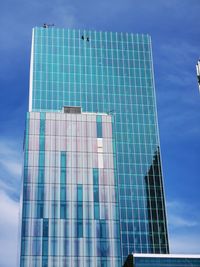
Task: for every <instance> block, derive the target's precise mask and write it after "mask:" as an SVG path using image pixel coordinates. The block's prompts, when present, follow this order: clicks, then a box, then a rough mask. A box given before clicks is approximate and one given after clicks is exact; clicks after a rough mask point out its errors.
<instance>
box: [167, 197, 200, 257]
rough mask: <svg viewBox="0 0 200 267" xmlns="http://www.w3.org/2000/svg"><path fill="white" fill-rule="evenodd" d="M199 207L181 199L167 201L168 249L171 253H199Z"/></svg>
mask: <svg viewBox="0 0 200 267" xmlns="http://www.w3.org/2000/svg"><path fill="white" fill-rule="evenodd" d="M197 210H199V208H198V207H197V206H196V207H195V206H194V203H193V205H191V204H190V203H184V202H182V201H177V200H176V201H169V202H167V213H168V226H169V229H168V230H169V240H170V251H171V252H172V253H185V254H189V253H200V246H199V240H200V216H199V214H198V213H197V212H196V211H197Z"/></svg>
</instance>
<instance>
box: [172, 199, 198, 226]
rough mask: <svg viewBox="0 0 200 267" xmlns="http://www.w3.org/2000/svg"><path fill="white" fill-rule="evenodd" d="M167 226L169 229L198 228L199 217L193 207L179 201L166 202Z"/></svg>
mask: <svg viewBox="0 0 200 267" xmlns="http://www.w3.org/2000/svg"><path fill="white" fill-rule="evenodd" d="M167 211H168V219H169V226H170V227H171V228H176V227H177V228H180V227H183V228H187V227H195V226H199V227H200V222H199V218H198V217H199V216H198V215H197V214H196V210H195V209H194V207H193V206H190V205H189V204H186V203H183V202H181V201H169V202H167Z"/></svg>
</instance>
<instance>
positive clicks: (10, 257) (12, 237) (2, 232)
mask: <svg viewBox="0 0 200 267" xmlns="http://www.w3.org/2000/svg"><path fill="white" fill-rule="evenodd" d="M0 214H1V220H0V237H1V238H0V266H3V267H14V266H16V262H17V240H18V222H19V205H18V203H17V202H15V201H13V200H12V199H10V198H9V197H8V196H7V195H6V194H5V193H4V192H2V191H0Z"/></svg>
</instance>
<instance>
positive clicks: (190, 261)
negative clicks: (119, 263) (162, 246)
mask: <svg viewBox="0 0 200 267" xmlns="http://www.w3.org/2000/svg"><path fill="white" fill-rule="evenodd" d="M199 266H200V255H177V254H168V255H167V254H130V255H129V256H128V258H127V261H126V262H125V264H124V267H199Z"/></svg>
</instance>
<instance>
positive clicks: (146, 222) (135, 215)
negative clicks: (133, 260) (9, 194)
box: [21, 28, 169, 266]
mask: <svg viewBox="0 0 200 267" xmlns="http://www.w3.org/2000/svg"><path fill="white" fill-rule="evenodd" d="M64 106H72V107H81V108H82V111H83V113H82V114H83V115H81V114H79V117H81V116H84V113H85V112H86V113H88V114H91V115H92V114H94V117H96V119H95V120H94V121H93V123H92V121H91V123H92V124H91V126H88V127H93V134H94V137H95V131H96V146H95V147H96V148H95V149H96V152H95V151H93V152H95V153H94V155H93V156H92V157H91V158H90V159H88V160H87V164H88V162H91V161H92V162H93V161H94V158H95V157H96V155H95V154H98V142H100V143H102V142H101V141H98V139H99V138H100V139H101V138H103V136H101V137H98V136H97V133H98V131H99V129H102V127H103V126H102V125H103V124H104V121H102V115H101V114H108V113H109V114H110V115H109V116H111V117H112V118H113V121H114V124H113V123H112V134H114V136H115V138H114V139H115V146H116V148H115V152H114V154H113V155H112V153H111V151H110V150H109V151H110V152H109V153H108V154H109V156H108V157H110V158H111V161H113V162H115V161H116V169H115V168H114V175H115V178H116V187H115V186H114V189H111V188H112V187H113V186H110V187H111V188H108V189H109V190H114V191H115V190H117V192H118V194H116V196H114V195H115V194H114V195H113V194H111V191H109V192H110V193H109V194H111V195H110V196H112V197H111V198H110V199H109V200H106V199H105V196H103V191H104V190H105V188H104V187H102V186H107V187H109V185H106V184H104V183H105V180H106V177H111V176H109V175H108V174H106V172H107V171H108V170H109V168H108V167H107V168H104V167H102V165H101V166H100V167H99V165H98V164H97V166H96V167H95V168H94V169H97V170H96V171H94V172H97V176H98V177H99V180H98V179H97V180H98V186H97V184H96V185H94V184H93V183H92V182H91V181H92V180H90V182H88V181H87V180H86V177H88V174H87V175H86V176H85V178H84V177H83V176H82V180H81V181H82V183H80V184H79V183H78V182H77V180H76V179H77V171H78V169H79V167H80V168H83V169H87V172H88V171H89V168H88V165H87V164H86V165H87V168H85V167H86V165H84V166H82V165H81V166H79V167H77V166H75V165H70V163H69V162H70V161H68V160H67V159H68V158H69V159H70V157H73V155H72V154H73V152H74V155H75V157H78V156H80V158H81V157H82V156H81V155H79V154H81V153H82V152H83V151H82V150H80V151H79V150H76V149H77V147H76V149H75V148H74V149H75V150H74V151H72V150H69V149H68V146H69V144H70V142H69V143H68V140H67V139H65V141H63V139H64V138H67V132H66V128H65V127H67V126H63V125H65V123H64V121H65V119H66V116H69V115H66V114H62V112H61V111H62V109H63V107H64ZM55 112H56V113H55ZM60 112H61V113H60ZM49 113H52V115H48V114H49ZM28 114H29V115H28V119H27V130H26V138H25V163H24V180H23V192H24V193H23V212H22V238H21V240H22V254H23V255H21V256H22V258H27V259H28V263H27V264H29V263H30V258H31V257H32V260H33V262H34V264H39V265H37V266H40V264H42V265H41V266H53V265H51V264H53V263H52V262H54V261H56V259H57V258H60V259H62V263H63V264H64V262H65V260H66V256H68V257H69V256H71V258H73V259H74V260H75V258H76V257H79V258H80V259H79V260H80V261H79V262H77V266H83V265H81V264H82V262H81V258H84V257H85V258H87V259H83V262H85V260H87V261H88V263H87V264H100V265H97V266H117V265H114V264H115V262H114V261H115V260H113V261H112V262H110V259H109V256H110V255H107V254H106V253H105V250H107V251H110V252H111V251H112V253H114V244H113V245H112V240H113V238H111V236H112V235H114V233H115V234H116V237H117V235H118V234H117V230H116V231H114V226H113V225H114V224H115V225H116V222H117V220H118V219H117V217H113V218H112V219H113V222H110V220H108V217H107V215H106V214H107V213H108V210H109V205H111V206H112V205H113V204H112V203H116V210H118V211H119V212H118V213H119V222H120V223H119V226H120V233H119V234H120V238H119V239H118V240H120V244H121V245H120V247H121V256H122V259H123V260H125V259H126V257H127V255H128V254H129V253H131V252H133V251H134V252H139V253H168V252H169V248H168V237H167V225H166V212H165V201H164V190H163V181H162V170H161V160H160V148H159V147H160V145H159V137H158V125H157V114H156V99H155V86H154V78H153V63H152V49H151V39H150V37H149V36H148V35H142V34H141V35H138V34H135V35H134V34H127V33H108V32H96V31H84V30H83V31H80V30H65V29H56V28H45V29H44V28H34V29H33V38H32V49H31V66H30V91H29V113H28ZM34 114H36V115H34ZM59 114H60V115H59ZM95 114H96V115H95ZM32 116H33V117H32ZM35 116H36V117H35ZM51 116H52V117H51ZM62 116H63V117H62ZM70 116H72V117H71V118H72V119H71V120H69V121H70V123H69V125H70V124H71V126H69V127H72V125H73V122H74V123H75V124H76V126H74V127H79V126H78V124H79V123H78V121H79V120H77V119H73V118H75V117H76V116H78V115H70ZM47 117H48V118H49V119H47ZM61 117H62V118H63V119H61ZM30 118H34V119H33V122H32V124H31V125H29V121H30ZM50 118H54V119H50ZM55 118H57V119H55ZM58 118H59V119H58ZM51 120H52V121H53V122H50V121H51ZM67 121H68V120H67ZM69 121H68V122H69ZM68 122H67V123H68ZM80 122H81V123H83V125H82V124H81V129H82V127H83V129H82V130H83V134H85V133H84V132H85V130H84V128H85V127H86V124H87V123H89V122H87V119H86V118H85V119H83V121H82V119H80ZM51 123H54V124H58V125H59V127H55V125H54V126H48V125H51ZM59 123H60V124H59ZM84 123H86V124H85V126H84ZM89 124H90V123H89ZM61 125H62V126H61ZM95 125H96V126H95ZM48 127H50V128H51V127H53V128H52V129H54V130H52V131H53V132H51V130H50V132H49V133H48V134H47V131H48ZM60 127H61V128H62V130H61V128H60ZM95 127H96V130H95ZM86 128H87V127H86ZM86 128H85V129H86ZM82 130H81V131H82ZM105 133H106V131H104V134H105ZM71 134H72V133H71ZM74 134H75V132H74ZM29 137H30V138H29ZM68 137H69V136H68ZM72 137H74V138H75V139H77V137H80V136H77V135H76V134H75V136H72V135H71V136H70V138H72ZM82 137H83V138H85V139H86V137H87V138H89V137H88V136H85V137H84V136H82ZM94 137H93V138H94ZM49 138H50V139H55V140H57V141H56V142H57V144H59V143H61V142H63V143H62V146H63V147H65V149H63V150H59V149H60V148H58V147H56V146H55V147H54V149H53V150H51V148H48V143H49V141H47V140H50V139H49ZM31 139H32V140H31ZM78 139H79V138H78ZM78 139H77V140H78ZM30 140H31V142H32V143H31V144H30V143H29V141H30ZM55 140H54V141H52V140H51V141H50V143H51V144H52V142H55ZM61 140H62V141H61ZM77 140H76V143H77V142H78V141H77ZM83 143H84V142H83ZM54 145H55V144H54ZM112 146H113V143H112V145H111V147H112ZM102 147H103V151H104V148H108V147H109V145H108V142H107V143H106V142H105V144H104V143H103V146H102ZM79 149H82V148H79ZM84 149H86V148H84ZM48 150H49V151H48ZM100 150H101V153H100V154H103V162H106V153H105V155H104V152H103V153H102V148H101V149H100ZM59 153H60V155H59ZM83 153H87V152H86V151H85V152H83ZM63 155H65V156H63ZM62 156H63V157H64V158H65V159H66V165H63V166H62V162H63V159H62ZM104 157H105V158H104ZM52 158H54V160H53V161H52ZM47 159H48V160H47ZM64 161H65V160H64ZM81 161H82V160H81ZM55 162H56V164H57V165H56V164H55ZM97 162H98V160H97ZM71 164H72V161H71ZM81 164H83V163H81ZM49 168H52V170H53V172H55V173H56V171H58V169H59V170H60V172H57V174H56V175H55V176H54V178H51V179H52V180H48V179H50V178H49V176H48V173H49ZM64 169H65V171H64ZM69 169H71V174H70V175H72V169H74V171H75V173H74V176H73V179H75V180H74V182H75V181H76V182H75V184H73V186H72V184H70V186H72V187H73V189H71V190H72V191H73V194H74V195H76V196H77V199H74V200H73V201H72V200H70V199H68V198H67V197H69V195H68V196H67V193H66V192H65V193H63V192H64V191H65V190H64V189H63V187H64V186H62V183H63V180H62V179H63V178H62V177H63V174H62V171H63V173H65V174H64V177H65V183H64V185H65V186H66V182H67V178H68V177H70V175H69V176H68V175H67V172H68V170H69ZM111 169H112V168H111ZM91 175H92V174H91ZM93 175H94V174H93ZM95 175H96V174H95ZM99 175H100V176H99ZM106 175H107V176H106ZM58 177H59V178H58ZM75 177H76V178H75ZM89 177H90V178H91V177H92V176H90V175H89ZM93 178H94V177H93ZM56 179H57V180H56ZM59 179H60V180H59ZM71 179H72V176H71ZM73 179H72V180H73ZM72 180H71V181H72ZM61 181H62V182H61ZM95 181H96V180H95ZM103 181H104V182H103ZM84 182H85V183H84ZM93 182H94V181H93ZM47 188H48V189H47ZM66 188H67V186H66ZM72 191H71V192H72ZM114 191H113V192H114ZM50 192H51V194H52V195H51V194H50ZM52 192H54V193H52ZM61 192H62V193H61ZM78 192H79V193H80V195H81V196H82V197H83V196H84V195H87V194H90V195H91V196H92V197H91V199H90V201H83V199H82V204H81V205H80V206H81V208H80V210H82V212H81V214H82V215H81V217H78V216H79V215H78V210H79V204H80V203H79V202H80V200H78V195H79V194H78ZM81 192H82V193H81ZM100 192H101V193H100ZM115 193H116V192H115ZM109 194H108V195H109ZM30 196H31V197H32V198H31V199H29V198H30ZM115 197H117V199H116V202H115V200H114V199H115ZM80 198H81V197H80ZM100 198H101V199H102V202H101V201H100ZM95 199H96V201H95ZM97 200H98V201H97ZM45 201H46V202H45ZM67 201H68V202H67ZM63 202H66V204H68V203H69V202H70V203H72V202H73V204H74V206H73V208H72V207H71V208H69V210H68V209H67V207H66V206H65V205H64V203H63ZM89 202H91V203H90V204H91V206H92V207H93V208H94V206H95V205H96V204H95V203H99V204H98V205H99V208H97V210H98V209H99V218H96V219H94V218H89V217H88V216H89V214H87V211H86V210H88V209H89V208H88V207H89V206H87V205H89ZM106 202H107V204H106ZM86 204H87V205H86ZM63 205H64V206H63ZM98 205H96V206H98ZM106 205H107V206H106ZM61 207H62V208H61ZM63 209H64V210H65V211H64V212H63ZM73 209H74V210H77V212H75V213H73ZM45 210H46V211H45ZM61 210H62V212H61ZM111 210H113V208H111ZM68 211H69V214H68V215H67V212H68ZM61 214H62V215H61ZM63 214H64V215H63ZM83 214H84V215H83ZM94 214H95V213H94ZM116 216H117V215H116ZM51 220H53V221H54V223H55V222H56V224H55V225H56V227H57V228H56V229H54V228H55V227H54V226H53V225H52V224H51V223H52V222H51ZM95 220H97V221H95ZM111 221H112V220H111ZM72 222H73V223H72ZM63 223H64V224H66V225H67V224H68V223H69V225H71V226H70V227H71V229H72V228H73V229H74V232H73V237H72V236H69V233H64V232H62V234H61V229H63ZM79 223H80V224H79ZM112 223H113V225H112ZM30 225H31V226H30ZM80 225H81V226H80ZM88 225H91V226H88ZM79 226H80V227H79ZM66 227H67V226H66ZM87 227H91V229H92V232H93V234H94V236H93V237H90V236H88V235H87V230H86V228H87ZM64 228H65V227H64ZM78 229H79V230H80V232H81V235H79V230H78ZM81 229H82V230H81ZM56 231H58V232H59V234H58V232H56ZM95 233H96V234H95ZM106 233H107V234H108V235H107V237H109V238H108V240H106V237H105V236H106ZM92 239H96V241H95V242H96V254H95V253H94V254H93V255H88V254H87V253H88V252H87V251H86V247H87V246H89V245H90V241H91V240H92ZM81 244H82V245H81ZM62 246H66V251H68V252H66V251H65V250H63V248H64V247H62ZM47 247H48V250H47V254H45V253H46V252H45V249H47ZM72 247H73V248H72ZM26 248H27V249H28V250H26ZM67 248H68V250H67ZM64 251H65V252H66V253H68V254H66V255H65V252H64ZM60 253H61V254H60ZM70 253H71V254H70ZM43 254H44V255H43ZM31 255H32V256H31ZM95 257H96V258H97V259H94V258H95ZM98 260H99V261H98ZM90 261H91V262H90ZM24 262H25V263H24V265H23V264H22V265H21V266H27V265H26V261H24ZM69 264H70V263H69ZM85 264H86V263H85ZM103 264H104V265H103ZM117 264H118V263H117ZM33 266H34V265H33ZM60 266H62V265H60ZM86 266H90V265H86ZM92 266H95V265H92ZM119 266H120V265H119Z"/></svg>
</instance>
